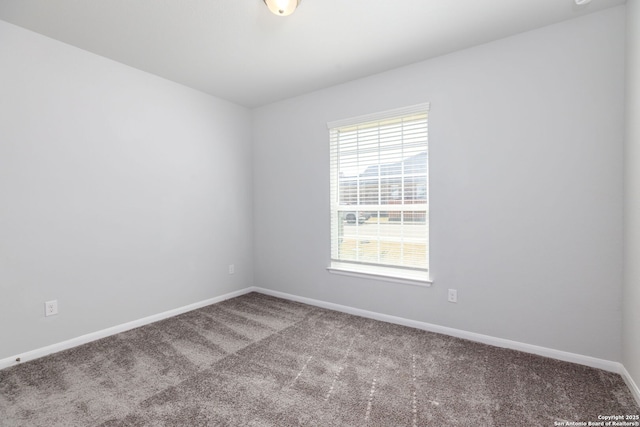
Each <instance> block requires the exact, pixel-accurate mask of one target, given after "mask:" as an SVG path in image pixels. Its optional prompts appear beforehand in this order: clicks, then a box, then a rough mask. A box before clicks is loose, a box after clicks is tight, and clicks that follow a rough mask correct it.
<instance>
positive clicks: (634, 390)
mask: <svg viewBox="0 0 640 427" xmlns="http://www.w3.org/2000/svg"><path fill="white" fill-rule="evenodd" d="M620 367H621V370H620V375H622V378H623V379H624V382H625V383H627V387H629V390H631V394H633V397H634V398H635V399H636V402H637V403H638V406H640V388H638V384H636V383H635V381H633V378H631V375H630V374H629V371H627V369H626V368H625V367H624V366H623V365H620Z"/></svg>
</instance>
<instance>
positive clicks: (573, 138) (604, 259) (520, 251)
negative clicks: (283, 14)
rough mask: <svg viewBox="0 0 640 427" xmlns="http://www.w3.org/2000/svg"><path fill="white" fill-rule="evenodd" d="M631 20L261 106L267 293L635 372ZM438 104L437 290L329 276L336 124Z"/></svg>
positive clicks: (551, 34) (546, 35) (256, 158)
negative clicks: (627, 238)
mask: <svg viewBox="0 0 640 427" xmlns="http://www.w3.org/2000/svg"><path fill="white" fill-rule="evenodd" d="M624 22H625V9H624V7H617V8H612V9H608V10H606V11H603V12H600V13H595V14H591V15H588V16H585V17H582V18H579V19H575V20H571V21H568V22H564V23H560V24H557V25H553V26H549V27H546V28H542V29H539V30H535V31H531V32H528V33H524V34H521V35H517V36H514V37H510V38H507V39H503V40H500V41H496V42H493V43H490V44H486V45H482V46H479V47H475V48H472V49H468V50H464V51H460V52H457V53H454V54H450V55H447V56H443V57H439V58H436V59H432V60H429V61H426V62H422V63H418V64H415V65H413V66H409V67H405V68H401V69H396V70H394V71H391V72H388V73H384V74H380V75H375V76H371V77H369V78H365V79H361V80H357V81H353V82H350V83H348V84H344V85H340V86H336V87H332V88H329V89H326V90H322V91H318V92H314V93H310V94H308V95H305V96H301V97H297V98H293V99H289V100H286V101H283V102H280V103H276V104H272V105H268V106H265V107H263V108H259V109H257V110H254V115H253V169H254V181H253V183H254V211H255V215H254V271H255V279H256V283H255V284H256V285H257V286H262V287H265V288H269V289H273V290H277V291H281V292H288V293H291V294H295V295H299V296H303V297H308V298H315V299H319V300H323V301H328V302H333V303H338V304H343V305H348V306H352V307H357V308H361V309H366V310H371V311H375V312H379V313H384V314H390V315H395V316H401V317H405V318H409V319H414V320H419V321H424V322H430V323H434V324H437V325H442V326H448V327H453V328H459V329H462V330H466V331H471V332H477V333H482V334H487V335H490V336H494V337H500V338H505V339H511V340H515V341H520V342H525V343H529V344H534V345H540V346H544V347H548V348H553V349H558V350H564V351H569V352H574V353H578V354H583V355H588V356H593V357H598V358H603V359H607V360H620V358H621V334H620V330H621V321H622V320H621V317H622V315H621V288H622V287H621V284H622V247H623V234H622V213H623V171H622V167H623V156H622V153H623V141H624V55H625V52H624V37H625V32H624ZM427 101H428V102H431V113H430V162H431V176H430V178H431V211H430V215H431V216H430V218H431V224H430V228H431V267H432V276H433V279H434V280H435V284H434V286H433V287H431V288H420V287H415V286H410V285H403V284H395V283H388V282H383V281H376V280H367V279H360V278H353V277H345V276H340V275H334V274H331V273H328V272H327V271H326V267H327V266H328V263H329V175H328V132H327V129H326V122H327V121H331V120H336V119H342V118H348V117H352V116H357V115H361V114H366V113H371V112H376V111H381V110H386V109H391V108H396V107H402V106H407V105H411V104H416V103H420V102H427ZM447 288H455V289H457V290H458V298H459V302H458V303H457V304H451V303H447V300H446V290H447Z"/></svg>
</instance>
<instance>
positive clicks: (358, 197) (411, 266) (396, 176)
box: [328, 104, 429, 277]
mask: <svg viewBox="0 0 640 427" xmlns="http://www.w3.org/2000/svg"><path fill="white" fill-rule="evenodd" d="M428 111H429V104H420V105H416V106H412V107H408V108H403V109H398V110H393V111H387V112H383V113H380V114H374V115H369V116H362V117H357V118H354V119H348V120H341V121H337V122H331V123H328V127H329V133H330V173H331V260H332V265H333V264H339V265H340V266H342V267H344V266H345V265H347V266H349V265H351V266H354V267H357V268H355V270H356V271H360V272H367V271H368V268H369V267H370V269H371V270H372V272H374V273H375V268H376V267H377V266H382V267H391V268H392V271H393V270H394V269H395V270H404V271H407V270H413V271H416V272H424V273H426V272H427V271H428V269H429V169H428V143H427V142H428V141H427V134H428V126H427V117H428ZM399 276H400V277H402V276H404V277H406V275H403V274H400V275H399ZM416 277H420V276H416Z"/></svg>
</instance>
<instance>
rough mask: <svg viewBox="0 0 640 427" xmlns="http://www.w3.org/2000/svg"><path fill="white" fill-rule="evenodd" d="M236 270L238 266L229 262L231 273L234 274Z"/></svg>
mask: <svg viewBox="0 0 640 427" xmlns="http://www.w3.org/2000/svg"><path fill="white" fill-rule="evenodd" d="M235 272H236V266H235V265H233V264H229V274H234V273H235Z"/></svg>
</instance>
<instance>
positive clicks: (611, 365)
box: [0, 286, 640, 405]
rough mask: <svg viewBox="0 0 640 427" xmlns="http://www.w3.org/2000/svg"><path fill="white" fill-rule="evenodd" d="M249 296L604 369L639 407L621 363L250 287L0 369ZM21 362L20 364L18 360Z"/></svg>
mask: <svg viewBox="0 0 640 427" xmlns="http://www.w3.org/2000/svg"><path fill="white" fill-rule="evenodd" d="M250 292H259V293H262V294H265V295H271V296H274V297H278V298H283V299H287V300H291V301H297V302H301V303H304V304H309V305H313V306H316V307H321V308H326V309H329V310H335V311H340V312H343V313H348V314H353V315H356V316H361V317H366V318H369V319H374V320H380V321H383V322H388V323H394V324H397V325H403V326H409V327H411V328H416V329H422V330H425V331H429V332H436V333H439V334H443V335H449V336H453V337H457V338H463V339H467V340H470V341H475V342H480V343H484V344H488V345H493V346H496V347H502V348H509V349H512V350H518V351H522V352H525V353H532V354H537V355H540V356H544V357H549V358H552V359H557V360H563V361H566V362H571V363H577V364H580V365H585V366H590V367H593V368H598V369H603V370H605V371H610V372H615V373H618V374H620V375H621V376H622V378H623V379H624V381H625V382H626V384H627V386H628V387H629V389H630V390H631V393H632V394H633V397H634V398H635V399H636V401H637V402H638V405H640V389H639V388H638V385H637V384H636V383H635V382H634V381H633V378H631V375H630V374H629V372H628V371H627V370H626V368H625V367H624V366H623V365H622V364H621V363H619V362H613V361H610V360H604V359H598V358H595V357H590V356H584V355H581V354H575V353H569V352H566V351H561V350H554V349H550V348H546V347H540V346H536V345H531V344H525V343H522V342H518V341H511V340H506V339H502V338H496V337H492V336H489V335H483V334H477V333H475V332H468V331H464V330H461V329H454V328H448V327H445V326H439V325H434V324H431V323H426V322H420V321H417V320H410V319H405V318H402V317H396V316H391V315H388V314H381V313H376V312H373V311H367V310H362V309H359V308H354V307H349V306H346V305H340V304H334V303H331V302H326V301H321V300H316V299H312V298H305V297H300V296H297V295H292V294H287V293H284V292H278V291H273V290H271V289H265V288H260V287H255V286H251V287H248V288H245V289H241V290H239V291H235V292H230V293H228V294H224V295H220V296H218V297H215V298H210V299H207V300H204V301H200V302H197V303H194V304H190V305H186V306H184V307H179V308H175V309H173V310H168V311H165V312H163V313H159V314H154V315H152V316H148V317H144V318H142V319H138V320H134V321H131V322H127V323H123V324H121V325H117V326H113V327H111V328H107V329H103V330H100V331H96V332H92V333H89V334H86V335H82V336H79V337H76V338H72V339H70V340H66V341H63V342H60V343H56V344H52V345H49V346H46V347H42V348H38V349H35V350H31V351H28V352H25V353H22V354H17V355H15V356H12V357H8V358H5V359H0V369H4V368H7V367H10V366H13V365H16V364H18V363H23V362H27V361H29V360H34V359H38V358H40V357H43V356H47V355H49V354H52V353H57V352H59V351H62V350H67V349H70V348H73V347H77V346H79V345H82V344H86V343H89V342H91V341H95V340H99V339H101V338H106V337H108V336H111V335H115V334H118V333H120V332H125V331H128V330H130V329H134V328H138V327H140V326H144V325H148V324H150V323H154V322H157V321H159V320H163V319H167V318H169V317H173V316H177V315H179V314H182V313H186V312H188V311H192V310H196V309H198V308H201V307H205V306H207V305H211V304H215V303H217V302H221V301H224V300H227V299H231V298H235V297H238V296H240V295H244V294H247V293H250ZM18 358H19V359H20V362H17V361H16V359H18Z"/></svg>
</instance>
